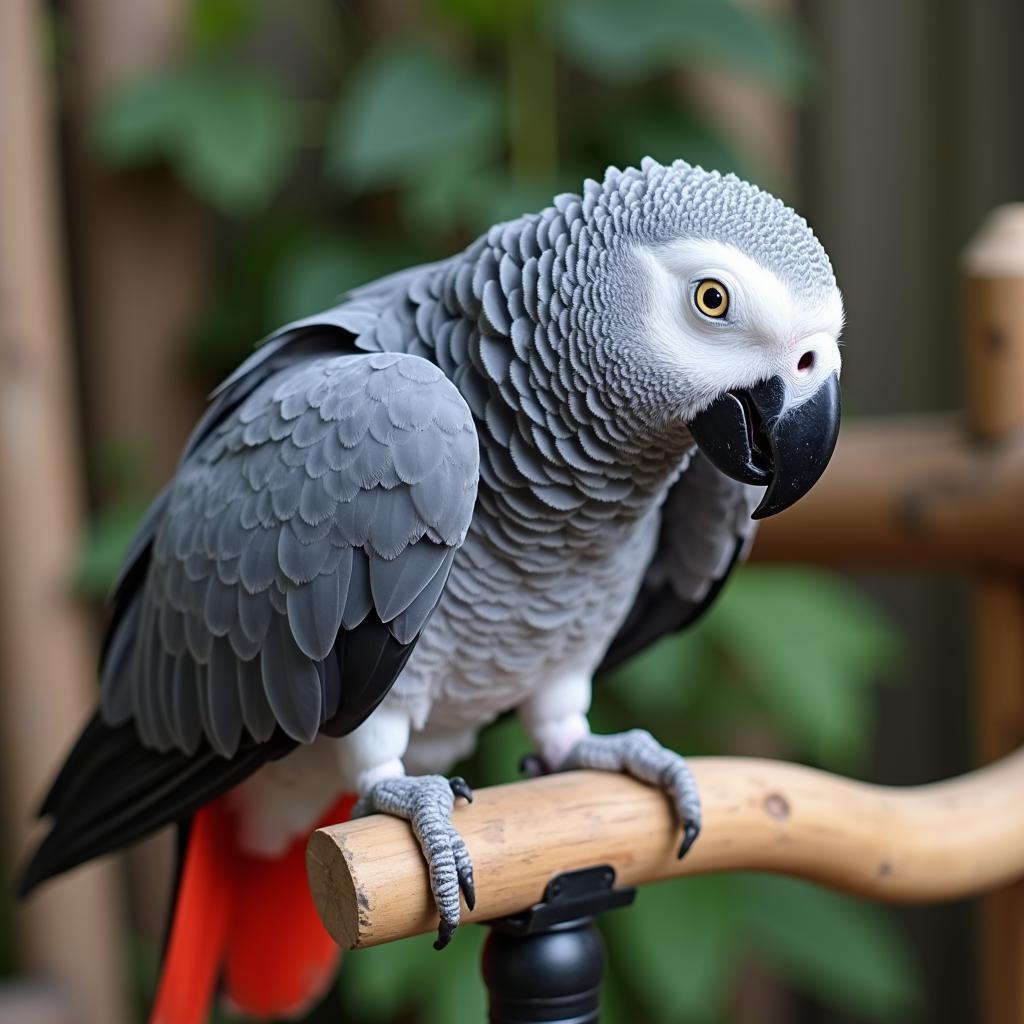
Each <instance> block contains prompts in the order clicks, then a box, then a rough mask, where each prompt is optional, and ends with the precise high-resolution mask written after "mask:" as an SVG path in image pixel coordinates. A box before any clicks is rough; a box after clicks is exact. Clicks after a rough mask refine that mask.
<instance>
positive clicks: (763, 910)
mask: <svg viewBox="0 0 1024 1024" xmlns="http://www.w3.org/2000/svg"><path fill="white" fill-rule="evenodd" d="M735 881H736V883H737V885H739V886H740V887H741V892H742V893H743V900H744V906H745V918H746V926H747V927H748V928H749V930H750V933H751V938H752V939H753V940H754V941H755V942H756V948H757V949H758V951H759V953H760V955H761V956H762V957H763V958H765V959H766V960H767V961H768V962H769V963H771V964H772V965H774V966H775V967H776V968H777V969H778V970H779V971H780V973H782V974H783V975H784V976H786V977H788V978H789V979H790V980H791V981H792V982H793V983H794V984H795V985H796V986H798V987H799V988H801V989H803V990H805V991H808V992H811V993H813V994H814V995H816V996H817V997H818V998H820V999H822V1000H823V1001H825V1002H827V1003H830V1004H832V1005H833V1006H835V1007H838V1008H841V1009H843V1010H846V1011H853V1012H854V1013H859V1014H863V1015H865V1016H868V1017H870V1018H872V1019H874V1020H905V1019H907V1015H908V1014H909V1013H910V1011H912V1010H913V1009H914V1007H915V1005H916V1004H917V1002H918V1001H919V998H920V982H919V978H918V972H917V968H916V965H915V963H914V960H913V958H912V957H911V954H910V951H909V947H908V945H907V943H906V941H905V939H904V938H903V936H902V934H901V933H900V932H899V931H898V930H897V928H896V926H895V925H894V923H893V921H892V919H891V917H890V916H889V915H888V914H887V913H885V912H884V911H882V910H880V909H879V908H877V907H874V906H871V905H870V904H867V903H861V902H858V901H856V900H853V899H851V898H850V897H848V896H843V895H840V894H839V893H834V892H829V891H827V890H825V889H820V888H818V887H816V886H813V885H809V884H807V883H805V882H798V881H795V880H794V879H789V878H775V877H772V876H768V875H760V876H754V875H747V876H740V877H736V878H735Z"/></svg>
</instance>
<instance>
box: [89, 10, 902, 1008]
mask: <svg viewBox="0 0 1024 1024" xmlns="http://www.w3.org/2000/svg"><path fill="white" fill-rule="evenodd" d="M403 17H404V19H405V20H404V21H403V23H402V24H401V25H394V24H389V21H390V22H393V20H394V12H391V13H390V14H385V15H380V13H379V12H378V16H373V10H372V7H371V4H370V3H369V0H364V2H363V3H359V4H356V3H352V4H345V5H339V4H335V3H332V2H329V0H295V2H294V3H292V4H289V5H272V4H269V3H261V2H259V0H193V2H192V3H191V5H190V18H189V31H188V46H187V47H186V49H185V52H184V53H183V54H182V56H181V59H180V60H179V62H178V63H176V64H175V65H173V66H171V67H169V68H166V69H164V70H161V71H160V72H159V73H156V74H152V75H150V76H148V77H146V78H143V79H140V80H137V81H134V82H130V83H128V84H127V85H125V86H124V87H122V88H120V89H118V90H117V91H116V92H114V93H113V94H112V95H111V96H110V97H109V100H108V102H107V104H106V105H105V107H104V108H103V109H102V110H101V112H100V114H99V116H98V118H97V120H96V123H95V126H94V128H95V131H94V142H95V145H96V148H97V151H98V152H99V153H100V154H101V155H102V157H103V158H104V159H105V160H106V161H107V162H108V163H109V165H110V166H111V167H115V168H134V167H140V166H146V165H154V164H163V165H167V166H170V167H171V168H173V170H174V172H175V173H176V174H177V176H178V177H179V179H180V181H181V182H182V184H183V185H184V186H185V187H186V188H187V189H189V190H190V191H191V192H192V193H193V194H194V195H195V196H196V197H197V198H198V199H200V200H201V201H202V202H204V203H205V204H207V205H208V207H209V208H210V210H211V213H212V214H213V215H216V216H218V217H220V218H221V223H222V226H223V230H222V231H221V233H220V236H219V237H220V238H221V239H222V252H221V260H220V272H219V276H218V278H217V280H216V281H215V283H214V287H213V288H212V289H211V294H212V296H213V297H212V300H211V303H210V307H209V309H208V311H207V314H206V316H205V318H204V320H203V322H202V323H201V324H200V325H199V326H198V328H197V331H196V334H195V337H194V338H193V339H192V342H193V344H192V355H193V358H194V361H195V365H196V366H197V368H198V370H199V372H200V374H201V375H202V376H203V377H204V378H205V380H206V381H207V382H212V381H213V380H215V379H216V378H217V377H219V376H221V375H223V374H224V373H225V372H227V371H228V370H229V369H231V368H232V367H233V366H234V365H235V364H236V363H237V361H238V360H239V359H240V358H242V357H243V356H244V355H245V353H246V352H247V351H248V350H249V348H250V347H251V345H252V343H253V341H254V340H255V339H256V338H258V337H260V336H261V335H263V334H264V333H266V332H267V331H268V330H270V329H272V328H273V327H276V326H277V325H279V324H280V323H281V322H283V321H287V320H289V319H292V318H296V317H299V316H302V315H305V314H307V313H310V312H313V311H315V310H316V309H318V308H322V307H324V306H325V305H327V304H329V303H331V302H332V301H333V300H334V299H335V297H336V296H337V295H338V294H339V293H341V292H343V291H344V290H345V289H346V288H347V287H351V286H352V285H354V284H357V283H360V282H361V281H363V280H369V279H372V278H374V277H377V276H379V275H380V274H381V273H384V272H386V271H388V270H390V269H395V268H398V267H401V266H407V265H409V264H411V263H414V262H417V261H423V260H428V259H433V258H437V257H439V256H443V255H445V254H447V253H449V252H451V251H452V250H453V249H454V248H456V247H458V246H460V245H462V244H465V243H466V242H468V241H469V240H470V239H471V238H472V237H473V235H474V234H476V233H477V232H479V231H480V230H482V229H484V228H486V227H487V226H489V225H490V224H491V223H492V222H494V221H495V220H499V219H503V218H506V217H511V216H515V215H517V214H519V213H521V212H523V211H525V210H528V209H536V208H539V207H540V206H542V205H544V204H545V203H546V202H547V201H548V200H549V199H550V197H551V195H552V194H553V193H555V192H557V191H560V190H563V189H566V188H569V189H574V188H578V186H579V182H580V181H581V179H582V178H583V177H584V176H586V175H587V174H594V173H600V172H601V170H602V169H603V167H604V166H606V165H607V164H609V163H616V164H618V165H620V166H621V165H623V164H626V163H636V162H638V161H639V160H640V158H641V157H642V156H644V155H646V154H650V155H652V156H655V157H656V158H659V159H662V160H671V159H673V158H675V157H684V158H687V159H689V160H691V161H693V162H695V163H702V164H704V165H705V166H714V167H717V168H719V169H721V170H736V171H737V172H738V173H741V174H743V175H745V176H747V177H754V178H757V177H758V174H757V169H756V168H752V167H750V166H748V165H747V164H746V163H745V161H744V160H743V158H742V157H741V156H740V155H739V154H737V153H736V152H734V151H733V149H732V147H731V146H730V144H729V142H728V141H727V140H726V138H725V137H724V136H723V135H722V133H720V132H719V131H718V130H717V129H716V126H715V124H714V123H712V122H711V121H710V120H709V119H708V118H707V117H706V116H705V115H704V113H703V112H702V111H701V110H700V109H697V108H696V107H694V106H693V104H692V103H691V102H690V101H689V99H688V96H689V95H690V93H689V91H688V89H687V76H688V74H689V73H691V72H692V71H693V70H694V69H697V68H700V67H713V68H716V69H719V70H724V71H727V72H729V73H732V74H736V75H741V76H743V77H746V78H750V79H753V80H755V81H757V82H759V83H761V84H762V85H763V86H764V87H765V88H769V89H774V90H776V91H778V92H779V93H780V94H782V95H784V96H786V97H788V98H791V99H796V98H799V96H800V95H801V93H802V92H803V90H805V89H806V87H807V86H808V84H809V83H810V82H811V81H812V79H813V74H814V61H813V55H812V54H811V52H810V49H809V46H808V43H807V41H806V39H805V36H804V33H803V31H802V29H801V26H800V24H799V23H798V22H797V21H796V20H795V19H794V18H792V17H790V16H788V15H785V14H781V13H777V12H772V13H769V12H766V11H763V10H761V9H760V8H757V7H753V6H751V7H748V6H746V5H745V4H742V3H739V2H732V0H635V2H632V3H628V4H627V3H623V2H622V0H559V2H555V0H518V2H516V3H500V2H496V0H433V2H431V0H422V2H421V3H420V4H419V5H416V6H413V7H411V8H409V9H408V11H407V13H406V14H405V15H403ZM765 184H766V185H769V186H770V185H771V184H772V183H771V182H765ZM120 479H121V481H122V486H120V487H115V488H114V493H115V495H116V497H117V500H116V502H115V503H114V505H113V507H112V509H111V511H110V512H109V513H108V514H107V515H106V516H105V517H104V518H102V519H101V520H100V521H98V522H97V523H96V524H95V527H94V530H93V534H92V539H91V543H90V545H89V546H88V550H87V553H86V557H85V559H84V561H83V565H82V571H81V580H80V582H81V584H82V586H83V587H84V588H85V589H87V590H89V591H90V592H97V591H98V590H100V589H102V588H103V587H105V586H106V585H107V584H109V582H110V580H111V578H112V575H113V573H114V572H115V571H116V566H117V563H118V561H119V559H120V557H121V553H122V552H123V550H124V547H125V545H126V544H127V540H128V536H129V531H130V524H132V523H134V521H135V519H136V518H137V515H138V511H139V508H140V500H141V495H140V494H139V493H138V492H137V488H135V487H132V486H127V485H125V483H124V482H125V480H131V479H134V480H137V479H138V475H137V474H132V473H128V474H122V476H121V478H120ZM895 650H896V643H895V640H894V636H893V633H892V630H891V629H890V628H889V626H888V625H887V624H886V623H885V622H884V621H883V620H882V619H881V618H880V616H879V613H878V612H877V610H876V609H875V608H874V607H873V606H872V605H870V604H868V603H867V602H866V601H865V600H864V599H863V598H862V597H860V596H859V595H858V594H857V593H856V592H855V591H853V590H852V589H851V588H850V587H849V586H847V585H846V584H843V583H841V582H839V581H838V580H837V579H836V578H834V577H831V576H828V575H825V574H821V573H816V572H807V571H797V570H790V569H763V568H759V569H745V570H742V571H740V572H739V573H737V576H736V579H735V581H734V582H733V583H731V584H730V586H729V587H728V588H727V590H726V593H725V595H724V597H723V598H722V600H721V601H719V602H718V604H717V605H716V607H715V608H714V610H713V611H712V613H711V614H710V615H708V616H707V617H706V618H705V619H704V620H702V622H701V623H700V624H699V625H698V626H697V627H696V628H694V629H693V630H691V631H690V632H689V633H687V634H686V635H685V636H683V637H675V638H671V639H669V640H666V641H664V642H663V643H661V644H660V645H658V646H657V647H656V648H655V649H653V650H651V651H649V652H647V653H645V654H644V655H642V656H641V657H639V658H637V659H636V660H635V661H634V662H632V663H631V664H630V665H629V666H627V667H625V668H624V669H623V670H621V671H619V672H617V673H616V674H615V675H614V677H612V678H611V679H609V680H607V681H606V682H604V683H603V684H602V685H601V686H600V687H599V688H598V694H597V698H596V702H595V708H594V713H593V716H592V717H593V721H594V724H595V727H596V728H598V729H599V730H603V731H611V730H619V729H623V728H627V727H630V726H633V725H643V726H647V727H651V726H652V725H654V726H656V728H655V732H656V733H657V735H658V737H659V738H660V739H661V740H662V741H663V742H665V743H667V744H669V745H671V746H673V747H675V748H676V749H680V750H685V751H687V752H688V753H703V752H710V751H714V752H721V751H723V750H729V749H737V748H739V749H752V748H753V749H758V750H768V751H770V752H773V753H776V754H778V755H780V756H788V757H795V758H800V759H805V760H809V761H812V762H815V763H818V764H822V765H825V766H827V767H831V768H836V769H840V770H845V771H849V770H855V769H856V767H857V765H858V763H859V760H860V758H861V756H862V754H863V753H864V746H865V743H866V741H867V737H868V731H869V717H870V707H871V700H872V695H871V687H872V684H873V683H874V682H875V681H876V680H877V679H878V677H879V675H880V673H881V670H882V669H883V668H884V667H885V666H886V665H887V664H888V663H889V662H890V661H891V659H892V658H893V656H894V654H895ZM526 751H527V743H526V740H525V737H524V736H523V733H522V731H521V730H520V728H519V726H518V725H517V723H516V722H515V721H512V720H509V721H505V722H503V723H501V724H499V725H497V726H495V727H493V728H492V729H491V730H490V731H489V733H488V735H487V736H486V738H485V740H484V742H483V744H482V746H481V749H480V751H479V752H478V753H477V755H476V756H475V757H474V759H473V761H472V762H471V763H470V764H468V765H466V766H464V769H463V770H464V771H465V773H466V774H467V775H468V776H469V777H470V778H471V779H472V780H473V782H474V784H477V785H485V784H489V783H494V782H498V781H504V780H508V779H509V778H511V777H512V776H513V774H514V766H515V765H516V764H517V763H518V761H519V758H520V756H521V755H522V754H524V753H526ZM605 930H606V934H607V938H608V942H609V945H610V948H611V958H610V959H611V966H610V976H609V979H608V983H607V991H606V1015H605V1019H606V1020H608V1021H609V1022H611V1024H615V1022H618V1021H626V1020H641V1019H642V1020H649V1021H652V1022H660V1021H665V1022H679V1021H681V1020H686V1021H689V1022H699V1024H712V1022H726V1021H730V1020H732V1019H733V1017H732V1016H731V1013H730V1006H731V1004H732V1000H733V997H734V993H735V990H736V986H737V983H738V982H739V981H740V980H741V979H742V977H743V973H744V969H745V965H746V964H748V963H751V962H753V963H756V964H757V965H758V966H759V967H761V968H763V969H766V970H770V971H771V972H773V973H774V974H775V975H776V976H777V977H778V978H779V979H781V981H782V982H784V983H786V984H789V985H791V986H792V987H793V988H794V989H796V990H798V991H801V992H803V993H807V994H809V995H810V996H811V997H813V998H816V999H818V1000H820V1001H822V1002H824V1003H826V1004H832V1005H835V1006H837V1007H842V1008H845V1009H847V1010H849V1011H851V1012H852V1013H854V1014H857V1015H859V1016H861V1017H862V1018H866V1019H873V1020H874V1019H878V1020H882V1019H897V1018H901V1019H905V1017H906V1014H907V1013H908V1012H909V1011H910V1009H911V1008H912V1007H913V1005H914V1001H915V993H916V980H915V977H916V976H915V970H914V966H913V963H912V961H911V959H910V956H909V954H908V952H907V949H906V947H905V944H904V942H903V939H902V937H901V936H900V934H899V932H898V931H897V930H896V929H895V928H894V926H893V924H892V923H891V921H890V919H889V918H888V917H887V916H886V915H885V914H883V913H882V912H881V911H878V910H876V909H874V908H872V907H869V906H866V905H863V904H859V903H856V902H854V901H852V900H850V899H847V898H845V897H840V896H837V895H835V894H832V893H828V892H825V891H822V890H819V889H816V888H814V887H811V886H808V885H803V884H799V883H796V882H792V881H789V880H784V879H779V878H771V877H760V876H740V875H735V876H729V877H717V878H697V879H692V880H687V881H686V882H680V883H674V884H671V885H663V886H660V887H658V888H657V889H656V890H649V891H646V892H644V893H643V894H641V897H640V899H639V900H638V902H637V904H636V906H635V907H634V908H633V909H632V910H629V911H623V912H619V913H616V914H612V915H609V916H608V919H607V921H606V922H605ZM483 937H484V935H483V931H482V930H481V929H478V928H465V929H463V931H462V932H461V933H460V934H459V936H458V938H457V940H456V941H455V942H454V943H453V945H452V947H450V949H449V950H447V951H446V952H445V953H444V955H443V956H440V957H439V956H438V955H437V954H435V953H434V952H433V950H432V949H431V945H430V940H429V939H427V938H424V939H417V940H409V941H406V942H399V943H395V944H392V945H390V946H387V947H383V948H379V949H374V950H367V951H360V952H358V953H354V954H352V955H350V956H349V957H348V959H347V962H346V963H347V966H346V967H345V968H344V969H343V971H342V982H341V986H340V999H341V1002H342V1003H343V1005H344V1009H345V1011H346V1014H347V1016H348V1017H349V1019H353V1020H360V1021H366V1022H368V1024H373V1022H381V1024H384V1022H388V1021H397V1020H402V1021H408V1020H416V1021H423V1022H425V1024H433V1022H436V1024H442V1022H444V1024H461V1022H466V1024H469V1022H474V1024H476V1022H478V1021H481V1020H483V1019H484V1009H483V993H482V987H481V984H480V981H479V970H478V960H479V947H480V944H481V942H482V940H483ZM144 959H145V958H144ZM141 973H142V974H143V975H144V976H145V977H146V978H149V977H150V976H151V965H149V966H147V968H146V969H145V970H144V971H142V972H141ZM335 1012H336V1011H334V1010H332V1013H331V1016H332V1019H334V1014H335Z"/></svg>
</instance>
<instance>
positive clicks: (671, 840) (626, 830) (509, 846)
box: [307, 750, 1024, 948]
mask: <svg viewBox="0 0 1024 1024" xmlns="http://www.w3.org/2000/svg"><path fill="white" fill-rule="evenodd" d="M691 765H692V767H693V770H694V774H695V776H696V778H697V782H698V785H699V786H700V790H701V794H702V796H703V800H704V831H703V833H702V835H701V837H700V839H699V840H698V842H697V844H696V846H695V847H694V848H693V850H692V852H691V853H690V854H689V856H688V857H687V858H686V859H685V860H684V861H679V860H677V859H676V857H675V852H676V849H677V847H678V845H679V830H678V827H677V825H676V823H675V821H674V820H673V818H672V814H671V811H670V808H669V804H668V802H667V800H666V799H665V797H664V796H663V795H662V794H661V793H659V792H657V791H656V790H655V789H653V788H651V787H649V786H646V785H644V784H642V783H639V782H634V781H633V780H631V779H628V778H626V777H625V776H621V775H614V774H604V773H599V772H570V773H566V774H563V775H552V776H547V777H545V778H540V779H534V780H530V781H526V782H517V783H512V784H509V785H505V786H495V787H493V788H490V789H482V790H479V791H478V792H477V794H476V799H475V801H474V803H473V804H472V805H469V806H464V805H462V804H461V803H460V805H459V806H458V807H457V808H456V811H455V816H454V821H455V824H456V826H457V827H458V828H459V830H460V831H461V833H462V835H463V836H464V838H465V840H466V844H467V846H468V847H469V851H470V853H471V854H472V857H473V862H474V866H475V875H476V889H477V906H476V910H475V911H474V912H473V913H468V912H467V913H466V914H465V918H464V919H465V920H468V921H481V920H487V919H489V918H493V917H498V916H501V915H504V914H509V913H514V912H516V911H519V910H522V909H524V908H525V907H527V906H530V905H531V904H533V903H535V902H537V901H538V900H539V899H540V898H541V895H542V893H543V891H544V887H545V885H546V884H547V882H548V881H549V880H550V879H551V878H552V877H553V876H555V875H557V874H560V873H561V872H564V871H570V870H573V869H575V868H580V867H587V866H591V865H594V864H611V865H612V866H613V867H614V868H615V870H616V872H617V875H618V880H619V884H621V885H636V884H642V883H646V882H653V881H658V880H661V879H668V878H675V877H679V876H682V875H695V874H702V873H707V872H711V871H724V870H765V871H775V872H781V873H785V874H790V875H795V876H798V877H800V878H806V879H811V880H813V881H817V882H821V883H823V884H825V885H830V886H833V887H835V888H838V889H845V890H847V891H849V892H853V893H858V894H860V895H862V896H867V897H870V898H873V899H880V900H890V901H895V902H930V901H939V900H949V899H956V898H958V897H962V896H966V895H969V894H972V893H977V892H981V891H983V890H986V889H989V888H992V887H994V886H998V885H1001V884H1003V883H1005V882H1007V881H1009V880H1010V879H1013V878H1016V877H1018V876H1020V875H1024V750H1020V751H1017V752H1016V753H1015V754H1012V755H1010V756H1009V757H1007V758H1004V759H1003V760H1002V761H999V762H997V763H996V764H993V765H990V766H989V767H987V768H983V769H980V770H978V771H975V772H972V773H971V774H969V775H965V776H962V777H961V778H957V779H953V780H950V781H947V782H941V783H936V784H933V785H928V786H919V787H914V788H903V789H898V788H889V787H883V786H873V785H868V784H866V783H861V782H854V781H851V780H848V779H844V778H840V777H838V776H835V775H830V774H827V773H825V772H821V771H818V770H815V769H812V768H805V767H801V766H799V765H793V764H786V763H783V762H776V761H765V760H756V759H747V758H693V759H692V761H691ZM307 866H308V869H309V878H310V885H311V888H312V892H313V898H314V901H315V902H316V905H317V909H318V911H319V913H320V916H321V917H322V918H323V921H324V923H325V925H326V926H327V929H328V931H329V932H330V933H331V935H332V936H333V937H334V939H335V941H337V942H338V944H339V945H341V946H342V947H344V948H358V947H364V946H375V945H378V944H380V943H383V942H390V941H392V940H394V939H400V938H404V937H406V936H409V935H416V934H419V933H421V932H429V931H433V930H434V929H436V927H437V915H436V914H435V913H434V911H433V907H432V900H431V896H430V889H429V885H428V880H427V872H426V868H425V866H424V862H423V858H422V856H421V854H420V852H419V849H418V847H417V845H416V841H415V839H414V838H413V836H412V833H411V831H410V829H409V826H408V825H407V824H406V823H405V822H403V821H399V820H398V819H395V818H388V817H383V816H380V815H375V816H373V817H368V818H363V819H360V820H358V821H352V822H346V823H344V824H340V825H333V826H330V827H328V828H324V829H320V830H319V831H318V832H315V833H314V834H313V836H312V838H311V839H310V843H309V849H308V852H307Z"/></svg>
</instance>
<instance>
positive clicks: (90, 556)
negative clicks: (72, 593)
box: [75, 505, 145, 598]
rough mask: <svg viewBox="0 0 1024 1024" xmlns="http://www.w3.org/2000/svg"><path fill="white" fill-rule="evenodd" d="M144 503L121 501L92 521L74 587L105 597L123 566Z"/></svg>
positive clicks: (95, 596)
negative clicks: (135, 503)
mask: <svg viewBox="0 0 1024 1024" xmlns="http://www.w3.org/2000/svg"><path fill="white" fill-rule="evenodd" d="M144 511H145V506H141V505H123V506H122V505H118V506H115V507H113V508H111V509H108V510H106V511H103V512H100V513H99V514H98V515H97V516H96V517H95V518H94V519H93V521H92V522H91V523H90V524H89V528H88V531H87V533H86V537H85V543H84V545H83V547H82V550H81V552H80V553H79V557H78V565H77V566H76V569H75V589H76V590H77V591H78V592H79V593H80V594H82V595H83V596H86V597H94V598H102V597H105V596H106V594H107V593H108V591H109V590H110V588H111V586H112V585H113V583H114V580H115V579H116V578H117V574H118V572H119V571H120V569H121V563H122V561H123V560H124V555H125V552H126V551H127V550H128V545H129V544H130V543H131V539H132V537H134V536H135V528H136V527H137V526H138V524H139V520H140V518H141V517H142V513H143V512H144Z"/></svg>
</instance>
